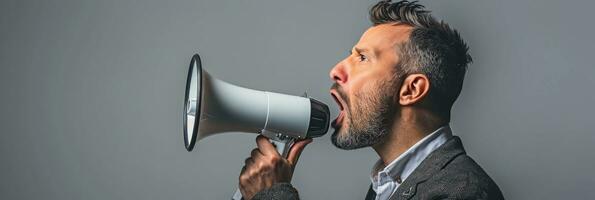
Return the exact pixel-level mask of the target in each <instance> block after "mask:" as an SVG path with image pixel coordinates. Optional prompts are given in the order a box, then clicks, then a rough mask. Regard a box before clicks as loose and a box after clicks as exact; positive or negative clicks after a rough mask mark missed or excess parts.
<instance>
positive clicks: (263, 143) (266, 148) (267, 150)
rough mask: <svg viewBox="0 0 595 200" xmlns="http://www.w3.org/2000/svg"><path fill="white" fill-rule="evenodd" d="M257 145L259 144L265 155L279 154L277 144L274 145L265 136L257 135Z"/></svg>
mask: <svg viewBox="0 0 595 200" xmlns="http://www.w3.org/2000/svg"><path fill="white" fill-rule="evenodd" d="M256 145H258V148H259V149H260V152H261V153H262V154H263V155H275V154H276V155H279V152H277V149H276V148H275V146H273V144H271V142H270V141H269V139H268V138H267V137H265V136H262V135H259V136H258V137H256Z"/></svg>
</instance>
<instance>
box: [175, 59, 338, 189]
mask: <svg viewBox="0 0 595 200" xmlns="http://www.w3.org/2000/svg"><path fill="white" fill-rule="evenodd" d="M183 118H184V125H183V127H184V128H183V129H184V144H185V147H186V150H188V151H192V149H193V148H194V146H195V144H196V142H197V141H198V140H201V139H203V138H205V137H208V136H211V135H215V134H219V133H226V132H247V133H259V134H262V135H264V136H266V137H268V138H269V139H270V141H271V142H272V143H273V144H274V145H275V147H276V148H277V151H278V152H279V153H280V154H281V155H282V156H283V157H287V153H288V152H289V149H290V148H291V145H292V144H293V141H294V140H296V139H303V138H312V137H320V136H323V135H324V134H326V132H327V131H328V128H329V121H330V113H329V108H328V106H327V105H326V104H324V103H322V102H320V101H318V100H316V99H313V98H308V97H300V96H292V95H286V94H280V93H275V92H267V91H259V90H253V89H248V88H243V87H240V86H236V85H233V84H230V83H227V82H225V81H222V80H219V79H217V78H214V77H212V76H211V75H209V73H207V72H206V71H205V70H204V69H203V68H202V63H201V59H200V56H199V55H198V54H194V56H192V59H191V60H190V67H189V69H188V77H187V80H186V93H185V97H184V116H183ZM241 198H242V196H241V193H240V192H239V190H236V193H235V194H234V197H233V199H241Z"/></svg>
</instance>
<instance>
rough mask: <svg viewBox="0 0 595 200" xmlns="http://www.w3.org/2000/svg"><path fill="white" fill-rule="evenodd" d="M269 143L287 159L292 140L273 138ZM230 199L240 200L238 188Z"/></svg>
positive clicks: (240, 195) (240, 194)
mask: <svg viewBox="0 0 595 200" xmlns="http://www.w3.org/2000/svg"><path fill="white" fill-rule="evenodd" d="M269 141H271V143H272V144H273V145H274V146H275V148H277V152H279V154H280V155H281V156H283V158H287V155H288V154H289V149H291V146H292V145H293V142H294V141H295V140H294V139H293V138H285V139H282V138H275V139H269ZM231 199H232V200H242V193H241V192H240V189H239V188H238V189H236V193H234V194H233V197H232V198H231Z"/></svg>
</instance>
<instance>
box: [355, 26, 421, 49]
mask: <svg viewBox="0 0 595 200" xmlns="http://www.w3.org/2000/svg"><path fill="white" fill-rule="evenodd" d="M411 30H412V27H411V26H409V25H406V24H396V23H392V24H380V25H376V26H372V27H370V28H368V30H366V32H364V34H363V35H362V37H361V38H360V40H359V42H358V43H357V45H356V47H357V48H370V49H374V51H379V52H383V51H387V50H394V47H395V46H396V45H397V44H399V43H402V42H405V41H407V40H408V39H409V35H410V34H411Z"/></svg>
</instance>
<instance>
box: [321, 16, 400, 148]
mask: <svg viewBox="0 0 595 200" xmlns="http://www.w3.org/2000/svg"><path fill="white" fill-rule="evenodd" d="M410 32H411V27H410V26H408V25H396V24H381V25H377V26H373V27H371V28H369V29H368V30H367V31H366V32H365V33H364V34H363V35H362V37H361V38H360V40H359V42H358V43H357V44H356V45H355V46H354V48H353V49H352V50H351V54H350V55H349V56H348V57H347V58H345V59H344V60H342V61H341V62H339V63H337V65H336V66H335V67H333V69H332V70H331V71H330V77H331V79H332V80H333V81H334V82H335V83H334V84H333V86H332V87H331V95H332V96H333V98H335V100H336V101H337V104H338V105H339V109H340V113H339V116H338V117H337V119H336V120H335V121H334V122H333V123H332V126H333V128H334V129H335V132H334V133H333V135H332V137H331V139H332V142H333V144H334V145H335V146H337V147H338V148H341V149H356V148H361V147H367V146H371V145H374V144H377V143H379V142H381V141H382V140H383V138H384V137H386V135H388V134H389V133H390V132H391V130H392V127H391V126H392V123H393V120H394V119H395V117H397V116H395V113H396V110H397V109H398V107H399V106H398V104H397V101H396V97H397V92H398V91H399V87H400V80H399V79H400V78H399V77H400V75H401V74H400V73H401V72H399V71H397V69H396V65H397V64H398V61H399V53H398V50H397V48H398V46H399V45H398V44H400V43H403V42H405V41H407V40H408V38H409V35H410Z"/></svg>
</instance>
